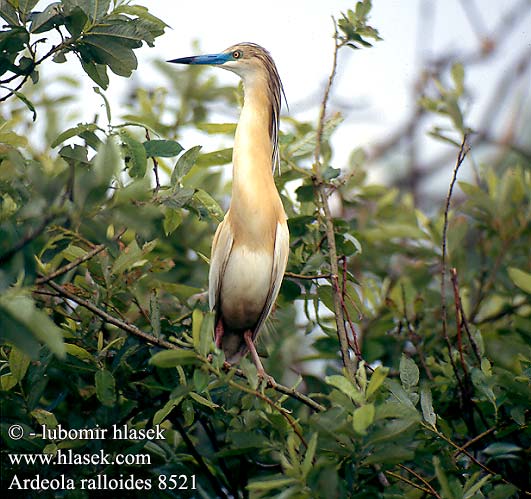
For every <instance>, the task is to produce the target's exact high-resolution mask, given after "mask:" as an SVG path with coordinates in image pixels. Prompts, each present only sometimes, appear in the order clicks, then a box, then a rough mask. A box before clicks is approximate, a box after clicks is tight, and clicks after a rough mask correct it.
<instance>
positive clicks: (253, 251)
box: [168, 42, 289, 383]
mask: <svg viewBox="0 0 531 499" xmlns="http://www.w3.org/2000/svg"><path fill="white" fill-rule="evenodd" d="M168 62H171V63H176V64H194V65H195V64H201V65H211V66H216V67H219V68H222V69H225V70H228V71H232V72H233V73H235V74H236V75H238V76H239V77H240V78H241V80H242V82H243V91H244V92H243V93H244V98H243V106H242V109H241V112H240V117H239V121H238V124H237V126H236V132H235V135H234V147H233V153H232V193H231V201H230V206H229V209H228V211H227V213H226V214H225V217H224V219H223V221H222V222H221V223H220V224H219V226H218V228H217V230H216V232H215V235H214V239H213V242H212V251H211V258H210V270H209V286H208V297H209V305H210V309H211V310H212V311H213V312H214V315H215V323H214V324H215V325H214V342H215V345H216V347H217V348H219V349H221V350H223V352H224V354H225V360H226V362H228V363H229V364H234V363H236V362H238V361H239V360H240V358H241V357H242V356H244V355H246V354H247V353H248V352H249V353H250V354H251V357H252V360H253V362H254V364H255V366H256V369H257V374H258V375H259V376H260V377H261V378H263V379H264V378H265V379H267V380H268V381H269V382H271V383H274V380H273V378H271V377H270V376H269V375H267V373H266V372H265V370H264V367H263V365H262V362H261V360H260V357H259V355H258V352H257V351H256V347H255V341H256V338H257V336H258V334H259V333H260V331H261V329H262V328H263V326H264V322H265V320H266V319H267V317H268V316H269V315H270V313H271V310H272V308H273V306H274V304H275V301H276V299H277V297H278V294H279V291H280V286H281V284H282V279H283V276H284V272H285V270H286V265H287V261H288V255H289V230H288V225H287V217H286V213H285V211H284V207H283V205H282V200H281V198H280V195H279V192H278V190H277V188H276V185H275V182H274V171H275V169H276V168H277V167H278V169H279V170H280V156H279V148H278V134H279V121H280V109H281V105H282V96H284V99H285V94H284V88H283V86H282V82H281V80H280V76H279V74H278V70H277V67H276V65H275V62H274V61H273V59H272V57H271V55H270V54H269V52H268V51H267V50H265V49H264V48H263V47H261V46H260V45H257V44H255V43H249V42H244V43H238V44H236V45H232V46H231V47H229V48H227V49H226V50H224V51H223V52H220V53H216V54H208V55H196V56H191V57H182V58H179V59H173V60H170V61H168Z"/></svg>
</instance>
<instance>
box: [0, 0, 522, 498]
mask: <svg viewBox="0 0 531 499" xmlns="http://www.w3.org/2000/svg"><path fill="white" fill-rule="evenodd" d="M36 3H37V2H36V1H33V2H18V1H14V0H8V1H2V3H1V10H0V14H1V16H2V18H3V19H4V21H5V23H6V25H5V26H4V27H3V31H2V32H0V46H1V47H2V51H1V57H0V77H1V78H2V89H3V90H4V91H5V93H4V95H3V96H2V97H1V100H2V101H5V102H6V103H5V104H3V105H2V110H1V114H0V120H1V121H0V185H1V191H0V192H1V196H0V264H1V267H0V334H1V336H2V346H1V350H0V353H1V362H2V364H1V366H2V367H1V369H2V376H1V378H0V381H1V388H2V391H1V403H2V423H1V433H2V439H3V446H2V475H1V476H2V482H3V486H4V487H8V486H9V485H10V484H11V485H13V480H14V477H15V476H16V477H17V479H18V480H22V479H24V478H34V477H35V476H36V475H37V474H38V475H39V476H40V478H41V479H53V478H58V477H60V476H61V475H63V476H65V477H67V478H72V479H73V480H74V481H75V488H76V490H72V491H69V490H64V491H59V492H56V493H55V494H59V496H61V497H93V495H94V493H93V492H90V491H89V489H87V487H85V488H84V489H82V488H81V483H82V480H83V479H85V480H102V479H103V478H102V477H105V479H106V480H110V479H115V480H118V479H122V480H125V479H127V478H129V477H131V476H133V477H134V479H135V480H143V481H144V482H142V483H144V484H145V483H147V482H149V483H150V484H151V486H150V488H146V490H140V487H139V486H138V485H137V486H136V489H137V491H136V494H137V495H138V496H141V495H143V496H145V495H146V494H148V496H149V497H182V495H179V494H181V493H182V491H179V493H177V491H176V490H170V489H172V482H171V479H174V478H175V477H179V476H180V475H182V476H184V477H188V481H187V482H186V486H187V487H189V489H188V492H186V493H187V494H189V495H190V496H191V497H192V496H193V497H247V496H251V497H255V498H259V497H264V498H265V497H283V498H285V497H297V498H299V497H349V498H355V497H359V498H362V497H363V498H365V497H385V498H392V497H397V498H398V497H400V498H402V497H411V498H416V497H419V498H420V497H428V496H433V497H438V498H481V497H489V498H496V497H498V498H507V497H518V496H519V495H521V494H523V493H524V491H527V493H529V490H530V488H531V484H530V483H529V477H530V476H531V474H530V469H529V442H530V434H529V426H528V420H529V407H530V406H531V390H530V385H531V349H530V346H529V339H530V331H531V308H530V305H529V294H530V293H531V273H530V272H531V267H530V260H529V247H530V246H531V238H530V236H531V209H530V207H531V204H530V201H531V175H530V168H529V167H530V162H529V158H527V159H526V157H525V156H521V155H520V156H518V157H515V156H514V155H512V156H511V155H510V156H508V157H507V158H506V161H505V163H504V164H502V165H501V166H497V167H493V166H491V165H490V164H489V163H488V162H485V164H483V165H482V166H481V167H480V168H478V178H477V182H475V183H464V182H459V181H458V184H459V187H460V188H461V190H462V192H463V194H464V196H463V197H462V199H461V200H460V202H459V203H452V196H451V194H452V192H453V191H452V190H451V191H450V192H449V194H448V196H447V198H446V201H447V203H446V206H444V205H443V206H441V210H440V211H439V212H438V213H437V214H434V215H427V214H425V213H423V212H422V211H421V210H420V209H419V208H418V207H417V206H415V204H414V202H413V200H412V197H411V196H410V195H409V193H407V192H403V191H400V190H399V189H398V188H394V187H389V186H380V185H373V184H371V183H369V182H368V181H367V179H366V171H365V168H364V165H365V157H364V154H363V152H362V151H361V150H357V151H355V152H354V153H353V155H352V161H351V165H350V166H349V167H348V168H343V169H340V168H338V167H337V165H334V163H333V160H332V149H331V145H330V142H329V139H330V136H331V134H332V133H333V132H334V130H335V129H336V128H337V127H338V126H340V125H341V117H340V116H338V115H334V116H332V117H330V118H327V117H326V113H325V108H326V103H327V98H326V97H325V98H324V100H323V105H322V113H321V118H320V120H319V122H318V123H317V124H316V125H313V124H311V123H302V122H297V121H295V120H290V121H289V123H286V126H285V127H284V130H283V134H282V136H281V159H282V175H281V176H280V177H278V178H277V179H276V180H277V185H278V187H279V189H280V190H281V193H282V195H283V201H284V204H285V208H286V212H287V213H288V216H289V227H290V233H291V254H290V260H289V264H288V272H287V275H286V278H285V280H284V283H283V286H282V290H281V294H280V298H279V303H278V309H277V311H276V314H275V317H274V327H273V328H270V329H273V330H272V331H268V332H266V333H264V334H263V339H262V341H261V342H260V344H259V349H261V350H263V353H264V354H266V353H267V358H266V359H265V360H264V362H265V366H266V369H267V370H268V372H269V373H270V374H271V375H273V377H274V378H275V379H276V380H277V381H278V382H279V383H280V382H283V383H286V385H282V384H279V385H278V386H276V387H271V386H267V385H266V384H264V382H262V381H261V380H260V379H258V377H257V374H256V369H255V367H254V365H252V363H251V362H250V361H249V360H247V359H243V360H242V361H241V363H240V365H239V366H238V368H237V369H230V370H228V371H227V370H226V369H224V368H223V357H222V354H221V353H220V352H218V351H215V349H214V345H213V338H212V329H213V319H212V316H211V314H210V313H209V311H208V306H207V304H206V303H205V295H204V293H203V291H204V289H205V287H206V276H207V273H208V258H207V257H206V256H205V255H208V254H209V251H210V244H211V239H212V235H213V231H214V228H215V225H216V224H217V223H218V222H219V221H220V220H221V218H222V217H223V211H222V210H221V208H220V206H219V204H218V201H219V202H220V203H223V202H224V196H225V194H226V192H227V186H226V182H225V177H224V176H223V175H222V171H221V169H220V168H219V167H220V165H225V164H227V163H230V160H231V153H232V151H231V149H222V150H218V151H211V152H204V151H203V150H202V149H201V147H200V146H194V147H190V148H188V149H187V150H184V149H183V147H182V146H181V142H184V141H183V140H182V139H181V138H180V137H184V136H185V135H186V133H187V130H189V129H190V128H191V127H193V128H199V129H201V130H203V131H204V132H205V133H209V134H221V135H227V136H228V137H229V138H230V137H231V135H232V133H233V132H234V124H217V123H211V122H209V119H208V112H209V106H210V104H211V103H212V102H216V101H219V100H224V101H225V102H228V103H231V104H236V102H238V101H239V95H238V94H237V93H235V92H234V91H233V90H232V89H229V88H219V87H218V86H217V85H216V83H215V81H214V80H212V79H208V80H205V79H204V78H203V77H202V74H203V70H201V69H198V68H189V69H187V70H185V71H181V72H178V71H176V70H175V69H174V68H168V67H166V66H162V65H161V66H160V67H159V70H160V71H161V73H162V77H165V78H166V79H167V84H166V85H165V86H163V87H161V88H160V89H154V90H153V91H148V90H146V89H137V91H136V95H135V98H134V99H133V100H132V102H131V103H130V105H129V107H130V109H129V110H128V113H127V115H125V116H124V117H123V118H122V119H121V121H120V122H119V123H117V124H116V121H114V120H113V117H112V111H113V109H112V107H113V106H112V105H111V104H110V103H109V102H108V101H107V99H106V97H105V95H104V93H103V90H104V89H105V88H106V87H107V85H108V77H107V68H109V69H111V71H112V72H114V73H116V74H118V75H120V76H129V75H130V74H131V72H132V71H133V70H134V69H135V68H136V58H135V55H134V50H135V49H136V48H138V47H140V45H141V44H142V43H144V42H145V43H147V44H148V45H152V44H153V43H154V40H155V38H157V37H158V36H160V35H162V33H163V31H164V28H165V24H164V23H163V22H162V21H160V20H159V19H157V18H155V17H153V16H152V15H150V14H149V12H148V11H147V9H145V8H143V7H140V6H134V5H129V4H123V3H119V2H116V3H113V5H112V6H111V2H110V1H101V2H97V1H94V0H75V1H74V0H62V1H61V2H54V3H52V4H50V5H48V6H47V7H46V8H45V9H44V11H43V12H34V11H32V9H33V8H34V7H35V5H36ZM369 12H370V2H368V1H365V2H359V3H358V4H357V6H356V8H355V10H354V11H349V12H348V13H346V14H344V15H343V17H342V18H341V20H340V21H339V23H338V30H339V31H338V32H337V33H336V52H337V51H338V50H343V47H345V46H351V47H353V48H356V47H360V46H366V45H368V44H369V43H368V40H367V39H373V40H378V39H379V38H378V33H377V32H376V30H374V29H373V28H372V27H370V26H369V25H368V24H367V17H368V15H369ZM53 32H55V33H58V36H59V40H58V41H57V43H56V44H52V45H50V43H52V42H49V41H48V40H44V38H45V37H44V36H42V34H43V33H46V38H48V36H52V35H53ZM44 46H45V47H44ZM43 47H44V48H43ZM41 50H42V51H43V52H44V54H43V55H39V54H38V52H39V53H40V51H41ZM72 55H74V56H75V57H76V58H77V59H78V61H79V62H80V64H81V66H82V68H83V70H84V71H85V72H86V73H87V75H88V76H89V77H90V78H92V80H93V81H94V82H95V83H96V84H97V85H98V87H96V88H95V91H96V92H97V93H98V94H100V95H101V96H102V98H103V101H104V105H105V110H106V113H105V114H106V119H107V122H108V124H107V125H106V126H104V125H102V124H101V120H102V118H101V117H99V116H97V117H96V118H95V120H94V121H93V122H90V123H79V124H72V125H73V126H71V127H70V128H68V129H66V130H64V129H61V130H57V120H56V119H55V118H56V117H57V113H59V112H60V106H61V104H62V102H64V100H66V99H68V98H69V97H67V96H59V97H55V98H54V99H55V100H54V99H53V98H46V97H45V90H42V89H41V92H43V93H42V94H39V93H38V92H36V89H37V88H39V87H38V86H36V85H37V80H38V68H39V65H40V64H42V63H44V62H46V63H48V59H53V60H54V61H55V62H57V63H62V62H64V61H65V59H66V58H67V57H69V58H71V56H72ZM334 59H335V58H334ZM451 76H452V83H451V85H449V86H448V87H445V86H444V85H442V84H440V83H438V87H437V88H438V92H437V93H436V94H432V95H430V96H429V97H428V96H423V97H422V99H421V104H422V105H423V106H424V108H425V109H426V110H427V112H437V113H440V114H442V115H443V116H445V117H447V118H448V120H449V122H450V123H452V133H451V134H445V135H444V136H442V134H441V132H440V130H436V131H435V134H436V135H438V136H439V138H443V139H445V140H447V141H451V142H453V143H455V147H456V150H455V156H456V158H457V160H456V163H455V169H454V174H453V178H452V179H450V178H449V182H450V180H451V181H452V183H451V185H452V188H454V187H455V185H454V184H455V180H456V179H457V177H458V174H459V167H460V166H461V164H462V163H463V161H464V160H465V156H466V155H467V154H468V149H469V146H468V144H469V142H468V141H469V137H470V133H471V130H469V129H468V128H467V127H466V116H464V115H463V113H462V111H461V98H462V95H463V92H464V70H463V67H462V66H460V65H454V66H453V69H452V71H451ZM29 80H32V82H33V83H30V82H29ZM332 80H333V77H332V78H331V80H330V83H331V82H332ZM41 85H43V83H42V82H41ZM44 85H46V82H44ZM167 88H169V89H170V90H169V91H168V90H165V89H167ZM21 91H23V92H24V93H21ZM175 96H177V97H178V100H177V101H176V100H175ZM36 99H37V100H36ZM26 108H27V109H26ZM28 111H29V112H28ZM44 111H45V112H44ZM35 119H36V120H37V123H40V125H41V128H42V130H43V133H42V134H41V135H42V136H40V137H39V140H40V142H41V143H40V144H37V143H34V142H33V141H29V140H28V139H27V137H26V136H25V135H24V134H23V133H21V132H20V130H24V129H28V128H29V126H30V120H35ZM456 137H457V139H456ZM150 172H153V175H151V174H150ZM449 177H450V176H449ZM294 182H296V183H297V186H298V187H297V189H296V191H295V192H294V194H293V195H291V194H290V193H291V192H292V191H293V189H291V188H287V187H286V184H288V183H290V185H293V183H294ZM332 194H333V195H334V196H335V197H336V198H337V199H338V200H339V201H340V202H341V206H342V214H341V216H337V217H336V216H333V213H332V212H331V209H330V204H329V198H330V196H331V195H332ZM209 355H211V356H212V357H211V358H210V359H209ZM310 361H316V363H314V364H311V363H310ZM310 365H317V367H316V368H315V369H311V368H310V367H308V366H310ZM294 373H295V374H294ZM12 425H21V427H22V430H23V433H24V436H23V438H20V439H14V438H12V434H10V433H9V428H10V427H12ZM41 425H46V427H47V428H48V429H56V430H59V429H60V428H62V429H64V430H81V429H96V428H100V429H110V428H112V427H113V425H115V427H116V428H118V429H121V428H123V427H124V425H126V426H127V427H129V428H130V429H132V430H135V431H136V432H137V433H136V434H135V433H134V432H133V433H131V434H130V435H129V436H130V438H126V439H123V440H118V439H113V438H107V439H105V440H102V439H97V438H95V439H90V438H83V439H79V438H77V439H76V438H66V439H64V438H61V437H60V436H58V435H60V434H59V433H58V434H56V436H53V435H52V436H51V437H49V438H41V436H40V432H41ZM157 425H160V428H161V429H163V432H164V437H165V438H164V439H163V440H158V439H154V438H149V434H146V433H145V431H147V430H149V429H151V428H154V427H155V428H156V427H157ZM109 431H110V430H109ZM32 432H33V433H34V434H37V435H36V436H35V435H34V436H31V435H30V433H32ZM71 435H72V436H75V435H74V434H73V433H72V434H71ZM135 436H139V437H140V438H135ZM68 451H72V452H73V453H75V454H80V455H81V454H82V455H95V454H98V453H99V452H100V451H101V452H105V453H107V454H109V455H110V456H116V455H118V454H125V455H129V456H138V455H144V456H147V457H146V459H147V460H146V461H144V462H142V463H139V462H138V461H136V462H134V463H132V461H129V464H121V465H118V464H114V465H105V464H101V465H94V464H91V463H87V462H80V463H79V464H77V465H75V466H74V465H72V464H64V465H55V466H30V465H21V464H19V465H16V464H14V463H13V461H12V458H11V457H10V456H13V455H16V454H21V453H28V454H35V453H46V454H51V455H54V456H57V455H59V454H61V453H63V454H66V453H67V452H68ZM131 463H132V464H131ZM192 475H193V476H194V479H193V481H192V478H191V477H192ZM181 480H184V479H182V478H181ZM87 483H89V482H85V484H87ZM98 483H99V486H98V487H96V486H94V488H95V489H98V488H99V489H100V490H101V489H102V488H103V485H102V483H103V482H98ZM183 484H184V482H182V483H181V485H183ZM122 485H123V484H122ZM192 486H193V490H192ZM124 487H125V486H122V491H121V492H122V493H123V490H124ZM133 488H134V487H133ZM128 493H130V494H131V495H132V496H135V492H134V491H133V490H131V491H129V492H128ZM52 495H53V494H52V493H51V492H50V494H49V496H52ZM55 496H56V495H54V497H55Z"/></svg>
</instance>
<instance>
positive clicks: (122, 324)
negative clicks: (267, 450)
mask: <svg viewBox="0 0 531 499" xmlns="http://www.w3.org/2000/svg"><path fill="white" fill-rule="evenodd" d="M47 284H48V286H50V287H51V288H53V289H54V290H55V291H57V292H58V293H59V294H60V295H61V296H63V297H66V298H68V299H69V300H72V301H73V302H75V303H77V304H78V305H81V306H82V307H84V308H86V309H87V310H90V311H91V312H92V313H94V314H95V315H97V316H98V317H100V318H101V319H103V320H104V321H106V322H108V323H109V324H113V325H114V326H116V327H118V328H120V329H122V330H123V331H125V332H127V333H131V334H133V335H135V336H138V337H139V338H142V339H143V340H146V341H148V342H149V343H153V344H155V345H157V346H160V347H163V348H167V349H172V350H174V349H177V348H179V347H178V346H177V345H176V344H175V343H171V342H169V341H166V340H164V339H162V338H157V337H156V336H153V335H151V334H149V333H145V332H144V331H142V330H141V329H139V328H137V327H136V326H134V325H133V324H130V323H129V322H126V321H123V320H120V319H117V318H116V317H113V316H112V315H110V314H108V313H107V312H105V311H104V310H101V309H100V308H99V307H97V306H96V305H94V304H93V303H91V302H89V301H88V300H85V299H83V298H80V297H79V296H77V295H75V294H74V293H71V292H70V291H68V290H67V289H65V288H64V287H63V286H59V285H58V284H56V283H55V282H53V281H49V282H47ZM235 374H236V375H237V376H238V377H241V378H244V379H247V378H246V376H245V374H244V373H243V371H242V370H241V369H235ZM268 386H269V387H270V388H273V389H274V390H275V391H277V392H279V393H283V394H284V395H288V396H289V397H291V398H293V399H296V400H298V401H299V402H302V403H303V404H305V405H307V406H308V407H310V408H311V409H313V410H315V411H324V410H325V407H324V406H323V405H321V404H319V403H318V402H316V401H315V400H313V399H311V398H310V397H308V396H306V395H304V394H303V393H300V392H298V391H297V390H295V389H294V388H289V387H287V386H284V385H280V384H278V383H276V384H275V385H272V384H268ZM253 393H254V394H256V393H257V392H255V391H253Z"/></svg>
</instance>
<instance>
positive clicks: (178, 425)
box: [170, 408, 229, 499]
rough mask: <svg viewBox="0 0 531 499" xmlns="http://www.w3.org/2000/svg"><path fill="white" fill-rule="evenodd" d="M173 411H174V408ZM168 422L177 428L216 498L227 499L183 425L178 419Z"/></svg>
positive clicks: (174, 418)
mask: <svg viewBox="0 0 531 499" xmlns="http://www.w3.org/2000/svg"><path fill="white" fill-rule="evenodd" d="M173 410H175V408H174V409H173ZM172 412H173V411H172ZM170 421H171V422H172V423H173V425H174V426H175V427H176V428H177V431H178V432H179V434H180V435H181V438H182V439H183V442H184V443H185V444H186V447H187V448H188V451H189V452H190V454H191V455H192V456H193V457H194V459H195V460H196V461H197V464H198V465H199V467H200V468H201V469H202V470H203V472H204V473H205V475H206V476H207V477H208V480H209V481H210V483H211V484H212V487H213V488H214V490H215V491H216V496H217V497H226V498H227V499H228V497H229V495H228V494H227V493H226V492H225V490H224V489H223V487H222V486H221V484H220V483H219V481H218V479H217V478H216V476H215V475H214V474H213V473H212V471H211V470H210V468H209V467H208V465H207V464H206V463H205V460H204V459H203V456H202V455H201V454H199V451H198V450H197V449H196V448H195V445H194V444H193V442H192V440H190V437H189V436H188V433H187V432H186V430H185V429H184V428H183V425H182V424H181V422H180V421H179V418H178V417H176V416H174V417H172V418H171V419H170Z"/></svg>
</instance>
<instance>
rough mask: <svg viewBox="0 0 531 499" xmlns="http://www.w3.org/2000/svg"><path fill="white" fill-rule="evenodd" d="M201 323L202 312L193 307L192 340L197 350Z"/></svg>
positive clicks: (197, 350) (199, 341)
mask: <svg viewBox="0 0 531 499" xmlns="http://www.w3.org/2000/svg"><path fill="white" fill-rule="evenodd" d="M202 323H203V312H201V310H199V309H198V308H195V309H194V311H193V312H192V339H193V342H194V349H195V351H196V352H199V345H200V343H201V324H202Z"/></svg>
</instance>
